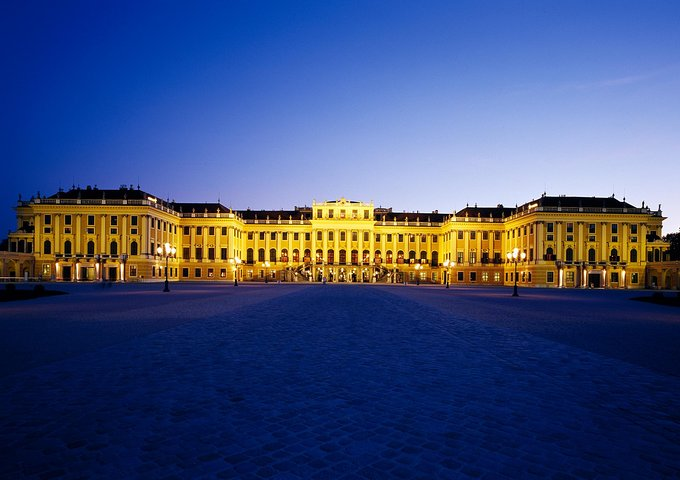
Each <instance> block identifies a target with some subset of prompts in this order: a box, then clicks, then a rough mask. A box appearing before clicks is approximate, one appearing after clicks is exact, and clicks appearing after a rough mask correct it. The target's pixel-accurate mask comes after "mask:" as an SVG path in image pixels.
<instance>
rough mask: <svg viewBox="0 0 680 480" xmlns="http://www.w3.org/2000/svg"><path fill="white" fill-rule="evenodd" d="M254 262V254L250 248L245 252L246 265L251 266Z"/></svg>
mask: <svg viewBox="0 0 680 480" xmlns="http://www.w3.org/2000/svg"><path fill="white" fill-rule="evenodd" d="M254 261H255V258H254V252H253V249H252V248H249V249H248V250H246V263H250V264H252V263H253V262H254Z"/></svg>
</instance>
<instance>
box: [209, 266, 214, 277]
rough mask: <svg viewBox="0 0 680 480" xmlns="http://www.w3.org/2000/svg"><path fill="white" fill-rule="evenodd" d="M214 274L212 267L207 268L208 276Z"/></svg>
mask: <svg viewBox="0 0 680 480" xmlns="http://www.w3.org/2000/svg"><path fill="white" fill-rule="evenodd" d="M214 276H215V271H214V269H212V268H209V269H208V278H212V277H214Z"/></svg>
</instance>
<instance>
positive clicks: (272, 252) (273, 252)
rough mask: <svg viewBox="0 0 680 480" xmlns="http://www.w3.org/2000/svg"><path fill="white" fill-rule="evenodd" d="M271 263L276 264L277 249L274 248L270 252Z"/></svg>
mask: <svg viewBox="0 0 680 480" xmlns="http://www.w3.org/2000/svg"><path fill="white" fill-rule="evenodd" d="M269 261H270V262H272V263H276V249H275V248H272V249H270V250H269Z"/></svg>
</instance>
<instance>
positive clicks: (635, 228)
mask: <svg viewBox="0 0 680 480" xmlns="http://www.w3.org/2000/svg"><path fill="white" fill-rule="evenodd" d="M630 233H631V235H637V233H638V226H637V223H633V224H632V225H631V226H630Z"/></svg>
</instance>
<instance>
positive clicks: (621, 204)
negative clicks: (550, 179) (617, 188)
mask: <svg viewBox="0 0 680 480" xmlns="http://www.w3.org/2000/svg"><path fill="white" fill-rule="evenodd" d="M535 203H538V206H539V207H575V208H579V207H583V208H636V207H635V206H633V205H631V204H630V203H627V202H625V201H621V200H619V199H617V198H614V197H613V196H611V197H573V196H566V195H565V196H557V197H555V196H547V195H544V196H542V197H541V198H539V199H538V200H533V201H531V202H527V203H526V204H525V205H526V206H528V205H533V204H535ZM525 205H522V207H524V206H525Z"/></svg>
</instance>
